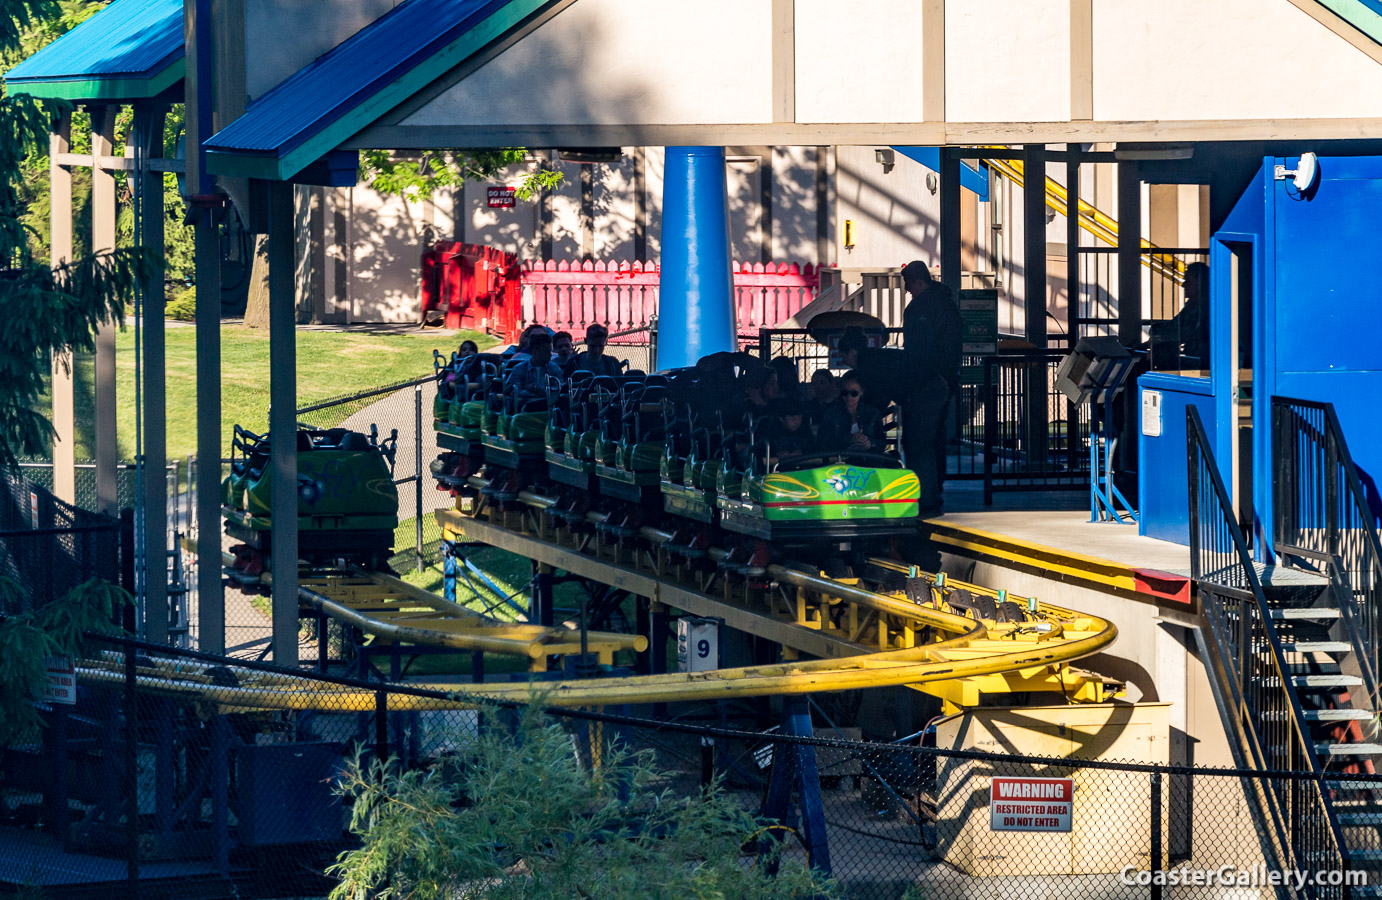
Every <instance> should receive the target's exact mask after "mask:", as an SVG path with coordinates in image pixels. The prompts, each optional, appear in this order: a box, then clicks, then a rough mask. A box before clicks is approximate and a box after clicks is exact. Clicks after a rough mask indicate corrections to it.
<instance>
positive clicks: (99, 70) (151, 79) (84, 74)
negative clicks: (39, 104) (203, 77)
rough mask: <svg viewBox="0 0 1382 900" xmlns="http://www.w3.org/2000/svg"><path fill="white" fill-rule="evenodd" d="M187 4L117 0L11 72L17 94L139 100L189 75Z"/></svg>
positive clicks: (9, 77) (10, 83) (10, 84)
mask: <svg viewBox="0 0 1382 900" xmlns="http://www.w3.org/2000/svg"><path fill="white" fill-rule="evenodd" d="M184 67H185V58H184V53H183V43H182V0H115V2H113V3H111V4H110V5H109V6H107V7H106V8H105V9H103V10H101V11H100V12H98V13H97V14H96V15H94V16H92V17H91V18H90V19H87V20H86V21H85V22H83V23H82V24H80V25H78V26H77V27H76V28H74V29H72V30H71V31H69V32H68V33H67V34H64V35H63V36H62V37H60V38H58V39H57V40H56V41H53V43H51V44H49V45H48V46H47V47H44V48H43V49H42V50H40V51H38V52H37V53H35V54H34V55H33V56H31V57H29V58H28V59H26V60H24V61H23V62H21V63H20V64H19V65H17V66H15V67H14V68H12V69H10V70H9V71H8V72H6V73H5V85H6V87H7V88H8V90H9V91H10V92H12V93H16V94H30V95H32V96H35V97H43V98H60V99H64V100H137V99H142V98H146V97H153V96H156V95H158V94H161V93H163V92H164V91H166V90H167V89H168V88H170V87H172V86H173V85H175V84H177V82H178V81H180V80H181V79H182V77H183V74H184Z"/></svg>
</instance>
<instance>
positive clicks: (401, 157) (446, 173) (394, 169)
mask: <svg viewBox="0 0 1382 900" xmlns="http://www.w3.org/2000/svg"><path fill="white" fill-rule="evenodd" d="M527 159H528V152H527V151H526V150H524V149H523V148H521V147H510V148H507V149H499V150H488V149H471V150H424V151H421V152H416V153H410V154H409V153H400V152H398V151H393V150H362V151H361V152H360V179H361V180H362V181H367V182H369V184H370V186H371V187H373V188H374V189H375V190H376V191H378V192H379V193H381V194H391V195H395V196H400V197H404V198H406V199H408V200H414V201H416V200H430V199H432V195H433V194H435V193H436V192H437V191H439V190H454V189H455V188H458V187H460V186H461V185H462V184H464V183H465V182H467V181H488V180H490V179H492V178H494V177H495V176H497V175H499V174H500V173H501V172H503V171H504V170H505V169H507V168H509V167H510V166H515V165H521V164H523V163H524V162H526V161H527ZM561 181H562V174H561V172H558V171H557V170H555V169H552V168H550V167H549V166H547V165H546V164H545V163H539V164H538V165H537V168H536V169H535V170H533V171H529V172H526V173H524V174H523V175H522V176H520V178H519V183H518V185H517V190H516V193H517V195H518V197H519V198H520V199H523V200H531V199H532V198H534V197H536V196H537V195H538V194H540V193H541V192H542V191H544V190H550V189H552V188H555V187H556V186H557V185H559V184H561Z"/></svg>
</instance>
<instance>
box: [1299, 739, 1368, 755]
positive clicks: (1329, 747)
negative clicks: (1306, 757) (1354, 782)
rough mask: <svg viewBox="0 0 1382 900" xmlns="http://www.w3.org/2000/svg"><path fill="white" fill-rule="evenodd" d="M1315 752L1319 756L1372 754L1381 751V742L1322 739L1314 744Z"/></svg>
mask: <svg viewBox="0 0 1382 900" xmlns="http://www.w3.org/2000/svg"><path fill="white" fill-rule="evenodd" d="M1315 752H1316V753H1318V754H1320V755H1321V756H1373V755H1375V754H1378V753H1382V744H1352V743H1330V742H1328V741H1323V742H1321V743H1318V744H1316V745H1315Z"/></svg>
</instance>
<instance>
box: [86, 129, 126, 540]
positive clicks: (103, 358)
mask: <svg viewBox="0 0 1382 900" xmlns="http://www.w3.org/2000/svg"><path fill="white" fill-rule="evenodd" d="M118 111H119V107H116V106H101V107H98V108H95V109H92V110H91V147H92V149H93V150H94V151H95V153H96V154H97V155H98V156H110V155H112V148H113V146H114V143H115V116H116V113H117V112H118ZM115 217H116V212H115V176H114V175H113V174H112V173H111V170H110V169H105V168H96V169H93V170H92V173H91V250H92V252H93V253H99V252H100V251H102V250H114V249H115ZM95 376H96V377H95V382H96V383H95V389H96V391H95V404H94V406H95V413H96V415H95V432H96V448H95V449H96V505H97V508H98V509H99V510H100V511H101V512H103V513H106V514H107V515H115V514H116V513H117V512H118V511H119V510H118V506H119V499H118V497H117V490H118V489H117V485H116V477H117V475H116V472H117V468H118V466H119V463H120V442H119V440H118V437H119V435H118V432H119V428H118V426H117V425H116V417H115V410H116V408H117V406H118V402H119V401H118V400H117V398H116V396H115V323H113V322H107V323H106V324H105V325H102V326H101V328H100V329H99V330H98V331H97V332H96V360H95Z"/></svg>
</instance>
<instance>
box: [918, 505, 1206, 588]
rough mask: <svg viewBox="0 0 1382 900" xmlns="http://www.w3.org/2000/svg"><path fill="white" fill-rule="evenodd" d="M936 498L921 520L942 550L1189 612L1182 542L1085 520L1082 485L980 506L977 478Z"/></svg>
mask: <svg viewBox="0 0 1382 900" xmlns="http://www.w3.org/2000/svg"><path fill="white" fill-rule="evenodd" d="M944 496H945V512H944V514H943V515H940V516H937V517H935V518H932V519H928V520H927V521H926V523H925V525H924V526H923V528H924V531H925V533H926V534H927V536H928V537H929V538H930V539H931V541H932V542H933V544H935V545H936V546H937V548H938V549H939V550H941V552H942V553H945V554H949V555H952V556H954V557H957V558H960V559H970V560H974V561H979V562H987V563H991V564H995V565H999V566H1002V567H1004V568H1012V569H1017V570H1019V571H1024V572H1027V573H1029V574H1031V575H1034V576H1037V577H1040V578H1043V579H1048V580H1052V581H1058V582H1062V583H1065V584H1070V585H1074V586H1079V587H1085V588H1090V589H1093V590H1096V591H1100V592H1105V593H1111V594H1116V595H1118V596H1122V597H1126V598H1128V599H1133V600H1141V601H1143V602H1149V603H1155V604H1158V605H1169V606H1172V607H1176V608H1181V609H1184V610H1185V611H1187V612H1194V607H1193V605H1192V604H1193V595H1192V592H1191V589H1190V588H1191V581H1190V548H1189V547H1187V546H1184V545H1182V544H1173V543H1170V542H1169V541H1161V540H1157V539H1155V538H1149V537H1143V536H1142V535H1139V534H1138V533H1137V526H1136V525H1135V524H1115V523H1108V522H1091V521H1090V515H1089V506H1088V496H1089V495H1088V493H1087V492H1086V491H1027V492H1005V493H998V494H995V495H994V503H993V505H991V506H985V505H984V503H983V491H982V486H981V485H980V484H978V483H977V482H962V481H960V482H957V481H949V482H947V483H946V486H945V495H944Z"/></svg>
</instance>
